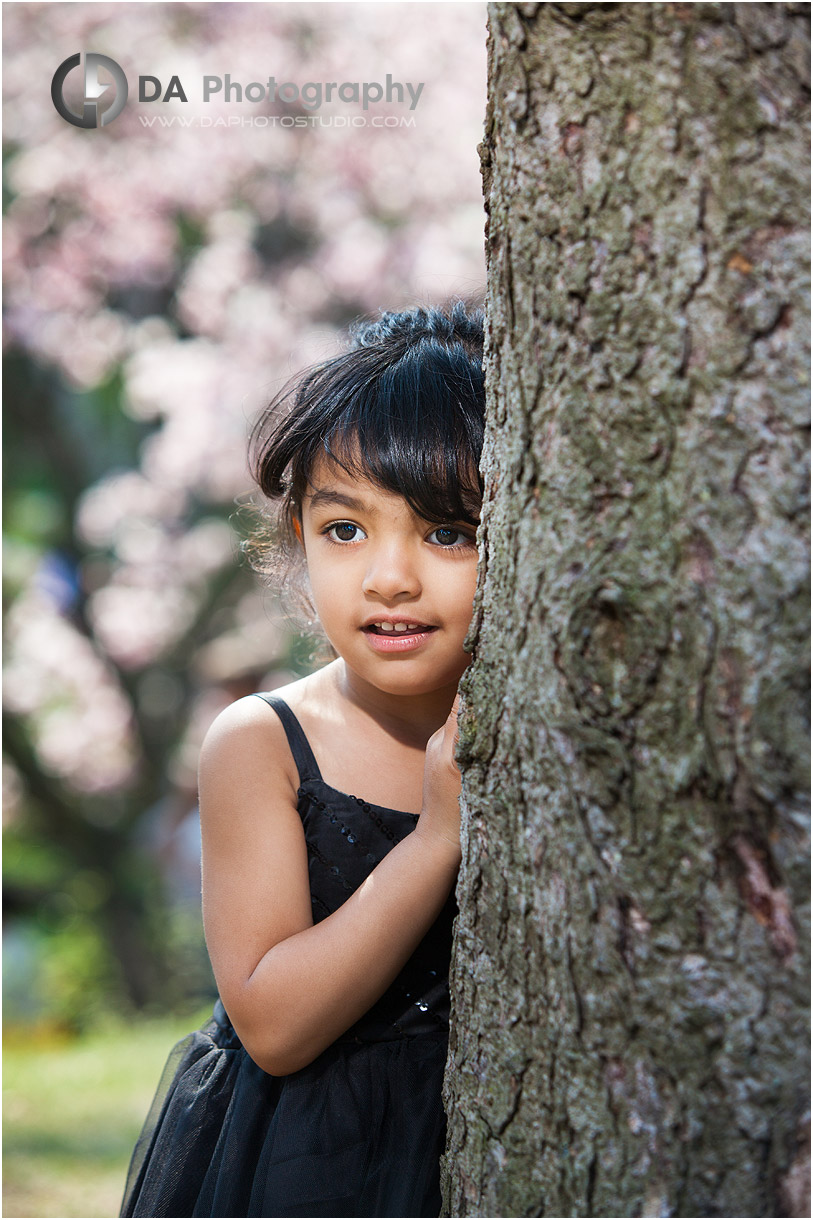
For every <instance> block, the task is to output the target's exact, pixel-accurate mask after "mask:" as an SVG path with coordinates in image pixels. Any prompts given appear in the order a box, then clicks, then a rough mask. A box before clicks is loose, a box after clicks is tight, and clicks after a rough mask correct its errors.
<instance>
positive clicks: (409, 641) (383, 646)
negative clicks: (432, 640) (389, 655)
mask: <svg viewBox="0 0 813 1220" xmlns="http://www.w3.org/2000/svg"><path fill="white" fill-rule="evenodd" d="M436 630H437V628H435V627H426V628H424V629H423V630H422V631H403V632H397V633H396V632H394V631H393V632H392V633H390V632H388V633H387V634H386V635H384V634H383V633H378V632H376V631H371V630H370V629H369V628H367V627H365V628H364V629H363V631H362V634H363V635H364V638H365V640H366V641H367V643H368V644H369V645H370V647H371V648H372V649H373V651H374V652H412V651H414V649H416V648H420V647H422V645H424V644H425V643H426V641H427V640H428V639H429V637H430V636H431V635H432V633H433V632H434V631H436Z"/></svg>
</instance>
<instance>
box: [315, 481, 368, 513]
mask: <svg viewBox="0 0 813 1220" xmlns="http://www.w3.org/2000/svg"><path fill="white" fill-rule="evenodd" d="M308 499H309V500H310V507H311V509H315V508H318V507H319V505H320V504H342V505H343V506H344V507H345V508H354V509H355V510H356V512H374V511H375V510H373V509H371V508H370V507H369V506H368V505H367V504H365V503H364V501H363V500H357V499H356V497H355V496H348V495H345V493H344V492H343V491H336V490H335V488H333V487H319V488H317V490H316V491H315V492H314V493H313V495H312V496H309V497H308Z"/></svg>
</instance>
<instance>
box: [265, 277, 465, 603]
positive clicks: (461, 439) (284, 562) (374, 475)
mask: <svg viewBox="0 0 813 1220" xmlns="http://www.w3.org/2000/svg"><path fill="white" fill-rule="evenodd" d="M483 327H484V317H483V312H482V310H481V309H480V308H470V307H467V306H466V305H465V304H464V303H463V302H462V301H456V302H454V303H452V304H451V305H449V306H448V307H446V308H428V309H424V308H416V309H411V310H406V311H404V312H400V313H381V315H380V316H379V317H378V318H377V319H375V320H373V321H364V322H359V323H356V324H355V325H354V326H352V327H351V328H350V345H349V347H348V350H346V351H345V352H343V353H341V354H340V355H338V356H335V357H333V358H332V359H330V360H327V361H325V362H324V363H322V364H318V365H316V366H315V367H313V368H311V369H308V370H306V371H305V372H304V373H302V374H300V375H299V376H298V377H296V378H295V379H294V380H293V382H291V383H289V384H288V385H287V386H286V387H285V388H284V389H283V390H282V392H281V393H280V394H279V395H277V397H276V398H275V399H274V400H273V401H272V402H271V403H270V404H269V406H268V407H267V408H266V410H265V411H264V412H263V413H262V415H261V416H260V418H259V419H258V420H257V422H256V424H255V425H254V428H253V430H252V434H251V441H250V462H251V469H252V474H253V476H254V479H255V481H256V483H257V485H258V486H259V488H260V489H261V491H263V492H264V493H265V495H266V496H267V497H268V499H269V500H270V501H271V502H272V503H275V505H276V514H275V516H276V521H275V524H276V529H275V530H274V533H275V535H276V539H275V544H274V545H272V546H271V547H270V548H268V547H266V548H263V552H262V554H261V562H260V563H259V564H258V565H257V566H259V567H260V569H261V570H263V571H265V572H266V573H269V572H270V573H272V574H274V575H276V576H279V575H281V574H285V575H286V576H290V569H291V568H292V567H296V566H300V565H301V548H300V547H299V545H298V543H297V539H296V534H295V531H294V523H295V521H297V520H298V518H299V517H300V515H301V508H302V501H303V498H304V496H305V495H306V492H307V488H308V485H309V480H310V476H311V473H312V471H313V468H314V464H315V462H316V460H317V458H319V457H320V456H321V455H325V456H327V457H328V458H330V459H331V460H332V461H334V462H336V463H337V464H338V465H339V466H341V467H342V468H343V469H344V470H345V471H347V472H348V473H349V474H351V475H353V476H357V477H361V478H366V479H369V480H371V481H372V482H374V483H376V484H378V485H379V486H380V487H381V488H383V489H384V490H385V491H390V492H394V493H396V494H398V495H401V496H403V497H404V499H405V500H406V501H407V502H408V503H409V505H410V506H411V508H412V509H413V510H414V511H415V512H416V513H417V514H418V516H420V517H423V518H425V519H426V520H427V521H432V522H445V521H449V522H452V521H468V522H469V523H470V524H472V525H474V524H476V523H477V521H478V519H479V511H480V505H481V503H482V496H483V484H482V479H481V476H480V472H479V463H480V453H481V450H482V445H483V430H484V414H485V388H484V381H483ZM285 583H286V584H288V583H289V581H288V580H286V582H285ZM305 602H306V604H307V599H305ZM308 608H309V609H310V607H309V606H308Z"/></svg>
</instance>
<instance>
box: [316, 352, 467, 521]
mask: <svg viewBox="0 0 813 1220" xmlns="http://www.w3.org/2000/svg"><path fill="white" fill-rule="evenodd" d="M423 346H424V347H430V346H438V345H435V344H431V342H427V341H424V344H423ZM438 354H439V355H440V356H441V357H442V359H440V360H438V361H437V362H435V361H432V359H431V353H427V352H426V351H424V352H419V351H417V350H416V349H414V348H413V349H410V350H408V351H407V352H406V353H405V354H404V356H403V357H402V359H401V360H400V361H399V362H398V364H397V366H395V367H391V368H388V369H386V370H385V371H384V372H383V373H382V375H381V376H379V377H377V378H375V379H374V380H371V381H369V382H367V383H366V384H364V385H363V386H361V387H358V386H357V387H356V390H355V393H354V394H353V395H352V397H350V398H348V399H344V401H343V403H342V410H341V413H340V414H339V415H337V417H336V419H335V420H334V421H333V425H332V427H331V428H330V429H329V430H328V431H327V433H326V434H325V435H324V437H323V439H322V449H323V451H324V453H325V454H326V455H327V456H328V457H329V458H330V459H331V460H332V461H334V462H336V464H337V465H339V466H340V467H341V468H342V469H343V470H345V471H346V472H347V473H348V474H350V475H351V476H353V477H358V478H366V479H369V480H370V481H371V482H373V483H375V484H377V485H378V486H379V487H381V488H383V489H384V490H385V491H389V492H392V493H394V494H396V495H399V496H403V498H404V499H405V500H406V501H407V503H408V504H409V505H410V507H411V508H412V509H413V511H414V512H416V513H417V514H418V516H420V517H423V518H424V519H425V520H427V521H467V522H468V523H469V524H472V525H476V524H477V523H478V521H479V509H480V504H481V501H482V495H483V485H482V480H481V477H480V473H479V454H480V449H481V448H482V440H483V436H482V425H481V424H480V425H479V426H478V423H479V421H472V419H471V411H470V410H467V409H466V405H465V402H464V401H462V398H461V395H460V394H459V393H457V392H456V390H457V389H458V387H456V386H455V380H456V378H454V377H450V369H449V360H448V352H447V351H441V352H439V353H438ZM467 363H468V362H467ZM473 381H476V373H474V374H473V373H472V371H471V370H469V369H466V370H465V374H463V375H461V376H460V382H461V385H460V387H459V389H460V390H461V391H462V393H463V395H466V394H467V395H468V396H469V397H471V396H473V395H476V394H477V393H478V392H479V393H482V384H480V385H479V386H477V385H475V384H473ZM480 382H482V374H480Z"/></svg>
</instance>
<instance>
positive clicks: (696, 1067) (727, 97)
mask: <svg viewBox="0 0 813 1220" xmlns="http://www.w3.org/2000/svg"><path fill="white" fill-rule="evenodd" d="M808 47H809V6H808V5H802V4H646V3H645V4H623V5H614V4H604V5H601V4H543V5H539V4H517V5H509V4H498V5H494V6H491V9H490V33H489V76H490V81H489V106H488V113H487V120H486V136H485V141H484V144H483V146H482V159H483V177H484V187H485V195H486V206H487V210H488V212H489V228H488V239H487V256H488V315H489V330H488V336H487V370H488V396H489V401H488V426H487V438H486V448H485V455H484V473H485V479H486V485H487V490H486V503H485V506H484V515H483V526H482V530H481V537H482V545H483V548H484V561H483V564H482V567H481V574H480V583H479V588H478V595H477V601H476V610H475V618H474V622H473V626H472V631H471V635H470V640H471V643H472V645H473V652H474V659H473V662H472V665H471V666H470V668H469V670H468V672H467V674H466V676H465V678H464V682H463V694H464V710H463V712H462V715H461V741H460V747H459V749H460V753H459V758H460V761H461V766H462V767H463V769H464V794H463V840H464V859H463V866H462V869H461V877H460V882H459V887H458V898H459V902H460V917H459V920H458V925H457V932H456V944H455V953H454V960H453V968H452V989H453V1025H452V1039H451V1046H450V1058H449V1067H448V1071H447V1079H446V1104H447V1109H448V1113H449V1143H448V1152H447V1157H446V1164H445V1168H444V1192H445V1211H446V1213H447V1214H450V1215H454V1216H535V1215H539V1216H776V1215H781V1216H791V1215H803V1214H804V1215H807V1214H809V1212H808V1211H807V1210H805V1209H806V1207H807V1204H806V1203H805V1201H804V1188H805V1173H804V1157H805V1153H806V1138H807V1136H806V1129H805V1121H806V1120H805V1115H806V1114H807V1107H808V1100H807V1082H808V1069H807V1066H806V1064H807V1049H808V1037H807V1032H806V1018H807V998H808V984H807V977H808V975H807V967H808V927H809V923H808V910H807V900H808V894H809V874H808V865H807V850H808V842H809V840H808V827H809V820H808V801H807V791H808V776H807V767H806V756H807V750H808V732H807V724H806V720H807V708H808V702H807V695H806V690H807V682H806V670H807V664H806V657H807V653H808V623H807V620H808V593H807V579H808V563H807V555H808V531H807V524H808V517H807V504H808V500H807V488H808V478H807V470H806V455H807V443H806V432H805V429H806V427H807V424H808V350H807V337H808V312H807V311H808V306H807V295H806V293H807V283H808V281H807V273H806V259H807V250H808V224H809V220H808V214H807V201H808V190H809V187H808V178H807V170H806V160H807V149H808V142H807V141H808V136H807V130H808V126H807V119H808V105H807V103H808V97H809V93H808V85H809V81H808V77H807V69H808V62H809V60H808V54H809V51H808Z"/></svg>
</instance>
